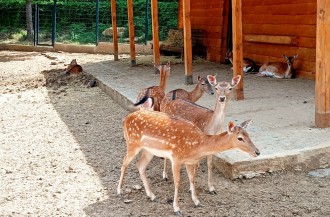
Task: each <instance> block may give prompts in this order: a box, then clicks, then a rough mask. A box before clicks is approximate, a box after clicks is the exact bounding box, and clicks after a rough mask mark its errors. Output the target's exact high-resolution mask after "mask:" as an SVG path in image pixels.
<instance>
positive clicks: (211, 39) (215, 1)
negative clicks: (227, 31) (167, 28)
mask: <svg viewBox="0 0 330 217" xmlns="http://www.w3.org/2000/svg"><path fill="white" fill-rule="evenodd" d="M224 1H225V0H208V1H205V0H195V1H190V8H191V9H190V10H191V28H192V29H203V30H204V39H203V44H204V45H205V46H206V47H207V60H210V61H217V62H218V61H220V58H221V55H220V51H221V43H222V40H221V38H222V31H223V20H224V19H223V12H224V11H223V6H224ZM182 27H183V25H182V0H180V1H179V16H178V28H182Z"/></svg>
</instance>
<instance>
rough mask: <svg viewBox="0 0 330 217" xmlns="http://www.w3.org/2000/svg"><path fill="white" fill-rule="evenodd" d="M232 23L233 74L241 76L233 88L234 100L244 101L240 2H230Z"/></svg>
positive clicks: (236, 0) (235, 0)
mask: <svg viewBox="0 0 330 217" xmlns="http://www.w3.org/2000/svg"><path fill="white" fill-rule="evenodd" d="M232 23H233V74H234V76H236V75H241V81H240V82H239V84H238V85H237V86H236V88H235V99H236V100H243V99H244V91H243V86H244V82H243V81H244V79H243V36H242V35H243V33H242V1H241V0H232Z"/></svg>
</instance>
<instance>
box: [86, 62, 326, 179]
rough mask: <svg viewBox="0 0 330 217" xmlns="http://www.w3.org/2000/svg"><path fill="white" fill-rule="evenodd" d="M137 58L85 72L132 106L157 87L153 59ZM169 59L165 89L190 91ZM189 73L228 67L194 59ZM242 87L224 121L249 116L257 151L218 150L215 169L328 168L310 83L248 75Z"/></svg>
mask: <svg viewBox="0 0 330 217" xmlns="http://www.w3.org/2000/svg"><path fill="white" fill-rule="evenodd" d="M136 60H137V64H138V65H137V66H136V67H131V66H130V60H129V59H128V58H126V59H121V60H119V61H116V62H115V61H113V60H109V61H106V62H98V63H93V64H87V65H86V66H84V70H85V71H86V72H88V73H90V74H92V75H93V76H94V77H95V78H96V79H97V80H98V82H99V86H100V87H101V88H102V89H103V90H104V91H105V92H107V93H108V94H109V95H110V96H111V97H112V98H113V99H114V100H115V101H117V102H118V103H119V104H120V105H122V106H123V107H124V108H126V109H129V110H130V109H132V102H135V100H136V95H137V92H138V91H139V90H140V89H141V88H144V87H148V86H152V85H159V76H158V75H155V73H154V72H155V70H154V68H153V65H152V64H151V63H152V57H151V56H149V57H142V56H141V57H139V56H138V57H137V59H136ZM163 60H164V59H163ZM172 62H177V63H176V64H172V66H171V74H172V76H171V77H170V78H169V79H168V85H167V92H168V91H170V90H172V89H175V88H183V89H186V90H192V89H193V88H194V86H195V85H189V86H187V85H184V64H183V63H182V62H181V61H180V60H179V59H172ZM193 73H194V79H196V78H197V75H207V74H217V79H218V80H219V81H230V80H231V78H232V72H231V70H230V67H229V66H228V65H221V64H219V63H210V62H205V61H195V62H194V64H193ZM195 82H196V81H195ZM244 86H245V100H242V101H235V100H233V98H234V97H233V96H232V99H231V100H230V102H229V104H228V106H227V112H226V116H227V117H226V122H228V121H229V120H232V121H235V122H236V123H240V122H242V121H244V120H247V119H253V123H252V125H251V126H250V128H248V132H249V134H250V137H251V139H252V140H253V141H254V143H255V145H256V146H257V147H258V148H259V149H260V151H261V155H260V156H259V157H257V158H251V157H250V156H248V155H246V154H244V153H242V152H240V151H236V150H233V151H227V152H224V153H221V154H218V155H217V157H215V158H216V160H215V167H216V168H218V170H219V171H221V172H222V173H224V175H225V176H227V177H228V178H231V179H234V178H240V177H247V178H250V177H253V176H256V175H258V174H260V173H267V172H272V171H279V170H311V169H317V168H326V167H329V166H330V128H327V129H319V128H315V127H314V81H311V80H303V79H290V80H288V79H285V80H283V79H274V78H264V77H257V76H254V75H246V76H244ZM197 103H198V104H200V105H203V106H205V107H208V108H210V109H213V108H214V105H215V97H214V96H210V95H204V96H203V97H202V98H201V99H200V100H199V101H198V102H197Z"/></svg>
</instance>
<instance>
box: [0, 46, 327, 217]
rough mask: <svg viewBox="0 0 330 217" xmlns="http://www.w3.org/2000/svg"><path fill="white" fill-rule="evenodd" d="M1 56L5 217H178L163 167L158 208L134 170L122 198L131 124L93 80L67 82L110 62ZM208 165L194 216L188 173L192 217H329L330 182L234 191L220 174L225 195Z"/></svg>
mask: <svg viewBox="0 0 330 217" xmlns="http://www.w3.org/2000/svg"><path fill="white" fill-rule="evenodd" d="M56 55H59V56H60V57H61V58H58V59H49V58H47V57H46V55H44V54H41V53H24V52H8V51H1V52H0V64H1V67H0V93H1V95H0V130H1V133H0V216H171V215H173V208H172V198H173V190H174V186H173V182H172V181H173V180H172V178H170V179H169V180H168V181H167V182H166V181H163V180H162V176H161V171H162V165H163V162H162V160H161V159H156V158H155V159H154V160H153V162H152V163H151V165H150V167H149V169H148V171H147V173H148V175H149V178H150V183H151V185H152V188H153V190H154V193H155V194H156V196H158V198H159V200H158V201H157V202H151V201H150V200H149V199H148V198H147V196H146V194H145V192H144V190H143V188H142V189H136V188H135V187H136V185H140V186H141V185H142V182H141V180H140V178H139V174H138V171H137V170H136V168H135V161H134V162H133V163H132V164H131V165H130V167H129V169H128V170H127V173H126V176H125V182H124V191H125V193H124V195H123V197H122V198H119V197H117V196H116V185H117V182H118V179H119V175H120V167H121V163H122V160H123V157H124V155H125V152H126V148H125V141H124V138H123V134H122V125H121V123H122V118H123V117H124V116H125V115H126V114H128V111H126V110H123V109H122V108H121V107H120V106H118V105H117V104H116V103H115V102H114V101H112V100H111V98H110V97H108V96H107V95H105V94H104V93H103V92H102V91H101V90H100V89H99V88H97V87H96V88H87V83H88V82H89V81H90V80H91V79H93V78H92V77H90V76H88V75H86V74H82V75H79V76H64V75H63V70H64V68H65V64H68V63H70V61H71V59H72V58H76V57H77V56H79V63H81V64H83V63H87V62H93V61H94V62H95V61H102V60H109V59H111V58H112V57H111V56H110V55H89V54H83V55H82V54H66V53H59V54H56ZM206 180H207V170H206V165H205V161H202V162H201V167H200V170H199V171H198V177H197V190H198V195H199V199H200V200H201V202H202V204H203V205H204V206H203V207H198V208H195V207H194V205H193V202H192V200H191V198H190V194H189V192H188V189H189V187H188V178H187V175H186V172H185V170H182V185H181V188H180V207H181V209H182V211H183V213H184V215H185V216H260V217H261V216H262V217H265V216H313V217H314V216H330V206H329V195H330V177H325V178H320V177H318V178H315V177H311V176H309V175H308V174H307V173H306V172H300V171H290V172H285V173H284V172H283V173H268V174H265V175H263V176H260V177H258V178H254V179H239V180H235V181H231V180H228V179H226V178H224V177H223V176H222V175H221V174H220V173H219V172H217V171H214V181H215V186H216V190H217V193H218V194H217V195H210V194H209V193H208V192H207V182H206Z"/></svg>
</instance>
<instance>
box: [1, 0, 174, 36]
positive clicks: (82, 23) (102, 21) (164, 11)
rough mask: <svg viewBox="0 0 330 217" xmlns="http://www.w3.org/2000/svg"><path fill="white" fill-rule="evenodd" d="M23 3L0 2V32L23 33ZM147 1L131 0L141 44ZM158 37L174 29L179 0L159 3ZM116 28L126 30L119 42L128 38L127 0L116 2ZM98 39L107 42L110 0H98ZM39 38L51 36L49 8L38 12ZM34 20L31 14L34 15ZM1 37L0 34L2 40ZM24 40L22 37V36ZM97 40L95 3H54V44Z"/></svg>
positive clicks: (82, 0)
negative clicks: (12, 31) (16, 31)
mask: <svg viewBox="0 0 330 217" xmlns="http://www.w3.org/2000/svg"><path fill="white" fill-rule="evenodd" d="M25 3H26V0H0V32H1V33H3V32H8V31H11V29H12V28H13V27H14V28H15V29H16V30H17V29H20V30H25V26H26V21H25V19H26V15H25ZM36 3H38V4H44V5H45V4H47V5H52V4H53V0H32V4H36ZM145 4H146V0H134V1H133V10H134V28H135V37H138V38H139V40H140V42H144V40H145V33H146V5H145ZM148 4H149V5H148V22H147V27H148V31H147V32H148V35H147V40H151V38H152V25H151V10H150V1H148ZM158 7H159V9H158V15H159V36H160V40H163V39H165V38H166V36H167V32H168V29H170V28H176V27H177V14H178V0H161V1H159V2H158ZM116 9H117V26H118V27H126V31H125V33H124V35H123V37H122V38H120V39H119V41H123V39H124V38H127V37H128V21H127V20H128V18H127V0H117V1H116ZM99 10H100V13H99V37H100V40H110V38H111V37H105V36H103V35H102V31H104V30H105V29H107V28H109V27H111V9H110V1H109V0H100V4H99ZM40 14H41V15H40V16H41V18H42V19H41V20H42V21H43V23H42V24H41V29H40V35H39V36H41V35H47V37H48V36H49V34H51V25H52V23H51V8H50V7H42V10H41V12H40ZM33 17H34V14H33ZM3 36H4V34H2V35H0V37H1V38H0V40H2V39H3V38H2V37H3ZM22 38H24V37H22ZM95 40H96V3H95V0H57V19H56V41H58V42H66V43H95Z"/></svg>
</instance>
